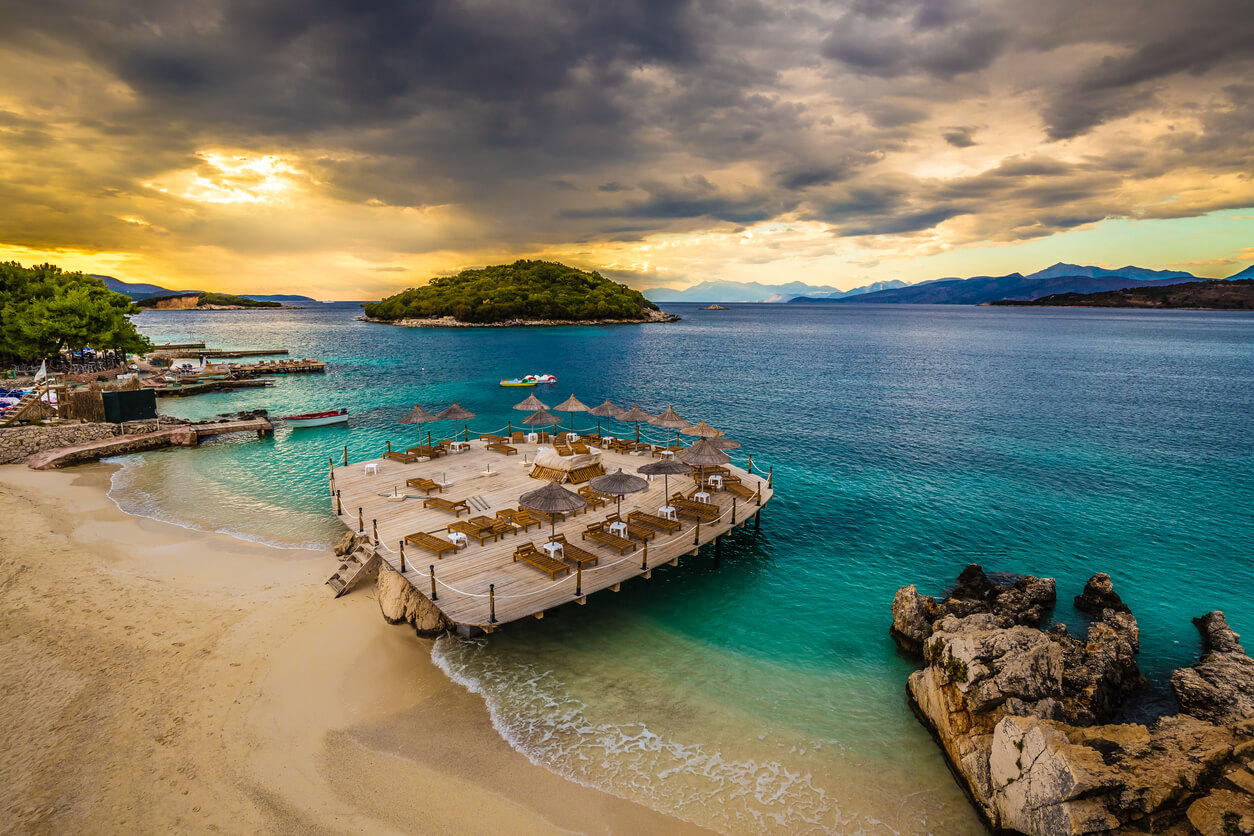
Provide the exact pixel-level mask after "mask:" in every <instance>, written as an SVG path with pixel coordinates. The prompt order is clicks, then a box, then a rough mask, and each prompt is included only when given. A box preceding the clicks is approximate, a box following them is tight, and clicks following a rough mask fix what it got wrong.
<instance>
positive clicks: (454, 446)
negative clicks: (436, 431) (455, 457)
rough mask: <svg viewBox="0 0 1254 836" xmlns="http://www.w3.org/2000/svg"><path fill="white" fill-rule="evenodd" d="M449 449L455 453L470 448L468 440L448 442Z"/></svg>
mask: <svg viewBox="0 0 1254 836" xmlns="http://www.w3.org/2000/svg"><path fill="white" fill-rule="evenodd" d="M449 449H450V450H452V451H454V452H456V453H465V452H466V451H467V450H469V449H470V442H469V441H454V442H453V443H451V444H449Z"/></svg>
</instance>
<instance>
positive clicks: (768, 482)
mask: <svg viewBox="0 0 1254 836" xmlns="http://www.w3.org/2000/svg"><path fill="white" fill-rule="evenodd" d="M774 482H775V465H771V470H770V472H769V473H767V474H766V486H767V487H768V488H769V487H771V486H772V484H773V483H774Z"/></svg>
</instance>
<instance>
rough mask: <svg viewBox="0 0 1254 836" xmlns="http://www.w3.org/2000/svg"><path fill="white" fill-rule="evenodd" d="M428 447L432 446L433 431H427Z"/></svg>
mask: <svg viewBox="0 0 1254 836" xmlns="http://www.w3.org/2000/svg"><path fill="white" fill-rule="evenodd" d="M427 446H428V447H430V446H431V430H427Z"/></svg>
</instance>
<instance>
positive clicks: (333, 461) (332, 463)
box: [327, 456, 335, 473]
mask: <svg viewBox="0 0 1254 836" xmlns="http://www.w3.org/2000/svg"><path fill="white" fill-rule="evenodd" d="M327 458H328V459H329V460H330V462H331V472H332V473H334V472H335V457H334V456H327Z"/></svg>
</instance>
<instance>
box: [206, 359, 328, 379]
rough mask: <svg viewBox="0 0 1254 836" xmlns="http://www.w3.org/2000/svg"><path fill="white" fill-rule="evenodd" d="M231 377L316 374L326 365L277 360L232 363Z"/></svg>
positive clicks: (310, 361) (316, 362)
mask: <svg viewBox="0 0 1254 836" xmlns="http://www.w3.org/2000/svg"><path fill="white" fill-rule="evenodd" d="M230 369H231V375H232V376H234V377H237V378H245V377H254V376H256V375H259V374H316V373H320V372H325V371H326V370H327V364H326V363H324V362H323V361H321V360H314V359H306V360H278V361H272V362H264V361H263V362H261V363H232V364H231V365H230Z"/></svg>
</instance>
